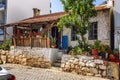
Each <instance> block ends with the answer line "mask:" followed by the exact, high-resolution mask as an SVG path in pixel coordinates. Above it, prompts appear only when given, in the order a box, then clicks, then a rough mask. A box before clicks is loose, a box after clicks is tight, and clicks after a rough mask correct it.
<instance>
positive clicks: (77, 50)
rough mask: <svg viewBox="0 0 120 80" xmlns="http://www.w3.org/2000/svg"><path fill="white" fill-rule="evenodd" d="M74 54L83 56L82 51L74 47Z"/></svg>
mask: <svg viewBox="0 0 120 80" xmlns="http://www.w3.org/2000/svg"><path fill="white" fill-rule="evenodd" d="M74 54H75V55H79V54H82V49H81V48H80V47H78V46H76V47H74Z"/></svg>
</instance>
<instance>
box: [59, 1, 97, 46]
mask: <svg viewBox="0 0 120 80" xmlns="http://www.w3.org/2000/svg"><path fill="white" fill-rule="evenodd" d="M94 1H95V0H61V2H62V4H63V6H64V10H65V12H68V14H67V15H65V16H63V17H62V18H61V19H60V20H59V22H58V23H57V26H58V28H59V29H60V30H61V29H62V28H63V26H66V27H68V28H72V27H73V26H75V27H76V28H77V29H76V33H77V34H80V36H81V39H82V41H83V44H85V37H84V35H85V34H86V33H87V31H88V29H89V27H90V25H91V23H90V22H89V19H90V18H91V17H94V16H96V11H95V8H94V4H93V2H94Z"/></svg>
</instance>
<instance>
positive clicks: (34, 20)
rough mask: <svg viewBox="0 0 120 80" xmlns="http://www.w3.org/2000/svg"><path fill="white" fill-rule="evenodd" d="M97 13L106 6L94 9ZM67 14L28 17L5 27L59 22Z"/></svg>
mask: <svg viewBox="0 0 120 80" xmlns="http://www.w3.org/2000/svg"><path fill="white" fill-rule="evenodd" d="M95 9H96V10H97V11H101V10H106V9H109V8H108V7H107V6H106V5H100V6H97V7H95ZM66 14H68V13H67V12H58V13H52V14H46V15H40V16H36V17H30V18H27V19H23V20H21V21H18V22H15V23H10V24H7V25H5V26H6V27H9V26H15V25H21V24H35V23H43V22H52V21H57V20H59V19H60V18H61V17H62V16H65V15H66Z"/></svg>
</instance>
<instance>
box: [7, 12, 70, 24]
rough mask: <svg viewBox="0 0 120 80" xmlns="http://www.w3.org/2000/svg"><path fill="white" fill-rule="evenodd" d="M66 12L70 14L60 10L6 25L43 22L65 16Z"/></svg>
mask: <svg viewBox="0 0 120 80" xmlns="http://www.w3.org/2000/svg"><path fill="white" fill-rule="evenodd" d="M65 14H68V13H66V12H59V13H52V14H46V15H40V16H36V17H30V18H27V19H24V20H21V21H18V22H15V23H10V24H7V25H5V26H11V25H17V24H31V23H42V22H49V21H55V20H59V19H60V18H61V17H62V16H65Z"/></svg>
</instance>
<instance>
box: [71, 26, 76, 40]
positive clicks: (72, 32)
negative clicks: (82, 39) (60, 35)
mask: <svg viewBox="0 0 120 80" xmlns="http://www.w3.org/2000/svg"><path fill="white" fill-rule="evenodd" d="M76 29H77V27H75V26H73V27H72V29H71V40H72V41H75V40H77V33H76Z"/></svg>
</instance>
